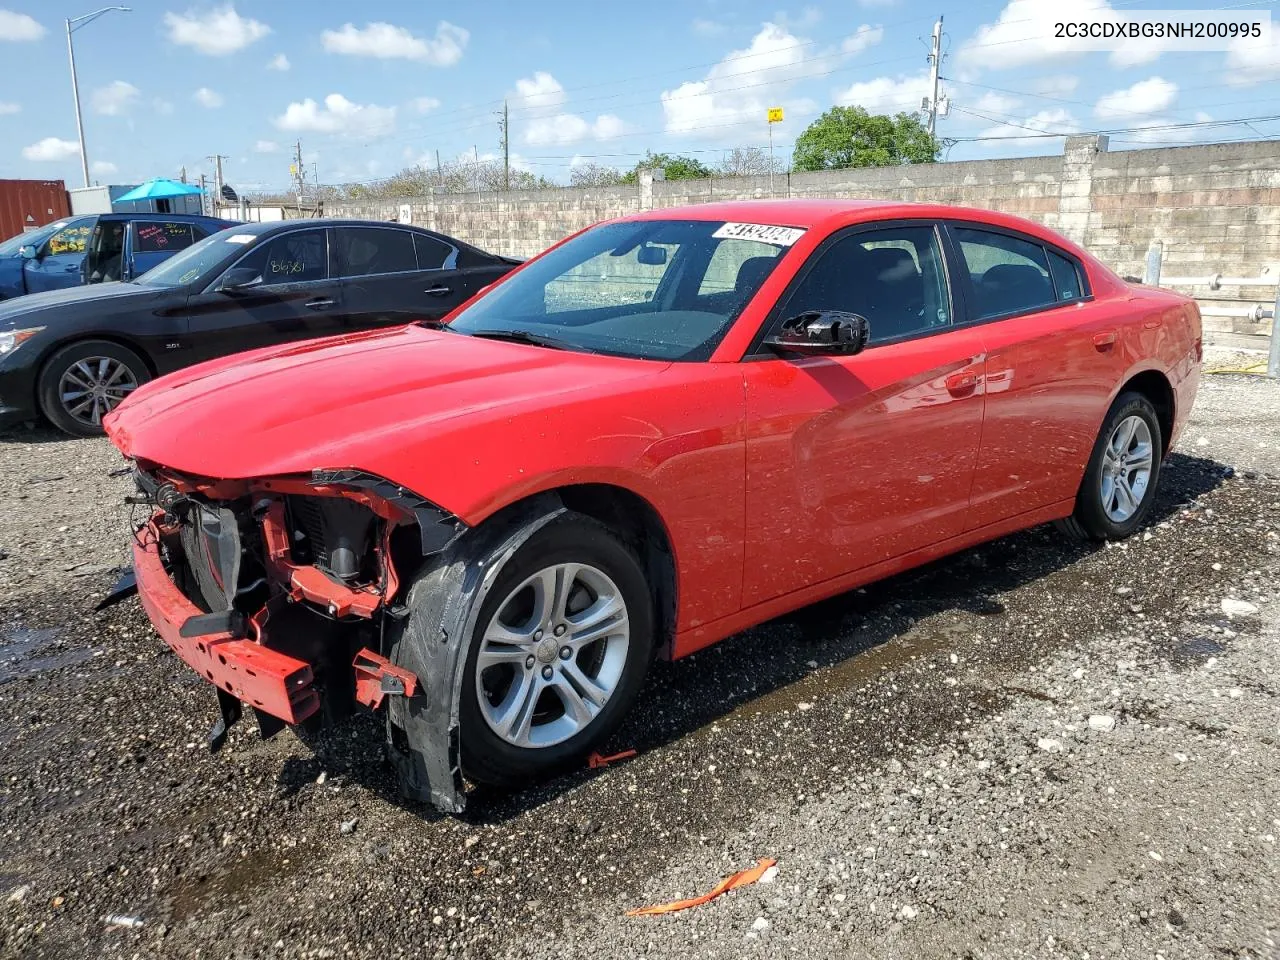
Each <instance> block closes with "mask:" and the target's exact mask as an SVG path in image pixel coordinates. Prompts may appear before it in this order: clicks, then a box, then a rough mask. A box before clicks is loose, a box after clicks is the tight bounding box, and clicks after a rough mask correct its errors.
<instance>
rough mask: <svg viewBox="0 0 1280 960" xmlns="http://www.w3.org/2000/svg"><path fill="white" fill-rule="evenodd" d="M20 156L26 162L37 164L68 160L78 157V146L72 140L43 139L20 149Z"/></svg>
mask: <svg viewBox="0 0 1280 960" xmlns="http://www.w3.org/2000/svg"><path fill="white" fill-rule="evenodd" d="M22 155H23V156H24V157H25V158H26V159H28V160H34V161H36V162H38V163H46V162H54V161H57V160H70V159H71V158H72V157H78V156H80V144H78V143H76V141H74V140H60V139H58V138H57V137H45V138H44V139H43V140H41V141H40V142H39V143H33V144H31V146H29V147H23V148H22Z"/></svg>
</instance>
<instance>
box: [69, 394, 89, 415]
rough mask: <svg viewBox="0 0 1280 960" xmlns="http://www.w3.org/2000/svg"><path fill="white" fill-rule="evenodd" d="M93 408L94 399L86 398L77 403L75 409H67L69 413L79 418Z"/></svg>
mask: <svg viewBox="0 0 1280 960" xmlns="http://www.w3.org/2000/svg"><path fill="white" fill-rule="evenodd" d="M91 406H93V397H85V398H84V399H83V400H81V401H80V402H79V403H77V404H76V405H75V406H74V407H67V413H69V414H71V415H72V416H73V417H76V416H79V415H80V414H81V413H84V412H85V411H86V410H88V409H89V408H90V407H91Z"/></svg>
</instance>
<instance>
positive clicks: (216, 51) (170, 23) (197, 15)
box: [164, 3, 271, 57]
mask: <svg viewBox="0 0 1280 960" xmlns="http://www.w3.org/2000/svg"><path fill="white" fill-rule="evenodd" d="M164 23H165V26H167V27H168V28H169V39H170V40H171V41H173V42H174V43H176V44H178V45H179V46H184V47H193V48H195V49H196V50H197V51H198V52H200V53H203V54H207V55H208V56H211V57H223V56H226V55H227V54H229V53H235V52H236V51H237V50H243V49H244V48H245V47H247V46H249V44H251V43H255V42H256V41H258V40H261V39H262V38H263V37H265V36H266V35H267V34H268V33H270V32H271V28H270V27H268V26H267V25H266V24H265V23H262V22H260V21H258V20H254V19H252V18H250V17H242V16H240V14H238V13H236V8H235V6H234V5H233V4H230V3H228V4H226V5H224V6H221V7H215V8H214V9H212V10H205V11H200V10H188V11H187V12H186V13H184V14H178V13H166V14H165V15H164Z"/></svg>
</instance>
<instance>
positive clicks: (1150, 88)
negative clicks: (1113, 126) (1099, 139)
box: [1093, 77, 1178, 121]
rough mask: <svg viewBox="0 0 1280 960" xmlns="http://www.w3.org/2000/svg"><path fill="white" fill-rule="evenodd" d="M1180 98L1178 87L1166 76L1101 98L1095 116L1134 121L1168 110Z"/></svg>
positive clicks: (1094, 111) (1100, 118)
mask: <svg viewBox="0 0 1280 960" xmlns="http://www.w3.org/2000/svg"><path fill="white" fill-rule="evenodd" d="M1177 98H1178V85H1177V84H1176V83H1172V82H1171V81H1169V80H1165V79H1164V78H1163V77H1151V78H1149V79H1147V80H1139V81H1138V82H1137V83H1135V84H1134V85H1133V86H1131V87H1126V88H1125V89H1123V90H1114V91H1112V92H1111V93H1108V94H1104V95H1103V96H1101V97H1099V98H1098V102H1097V104H1096V105H1095V106H1094V108H1093V115H1094V116H1095V117H1097V118H1098V119H1099V120H1126V121H1129V120H1134V119H1137V118H1141V117H1149V116H1151V115H1152V114H1156V113H1159V112H1160V111H1161V110H1167V109H1168V108H1169V107H1170V106H1172V105H1173V101H1174V100H1176V99H1177Z"/></svg>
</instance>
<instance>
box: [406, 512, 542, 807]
mask: <svg viewBox="0 0 1280 960" xmlns="http://www.w3.org/2000/svg"><path fill="white" fill-rule="evenodd" d="M566 512H567V511H566V508H565V506H564V504H563V503H562V502H561V501H560V497H559V496H558V495H557V494H555V493H543V494H539V495H537V496H535V497H532V498H530V499H529V500H528V501H526V502H525V503H522V504H521V505H520V506H519V507H517V508H515V509H514V510H512V511H510V512H509V513H506V514H500V515H498V516H496V517H493V518H491V519H490V520H489V521H487V522H485V523H483V524H481V525H479V526H478V527H475V528H474V529H471V530H468V531H467V532H466V533H465V534H464V535H462V536H460V537H458V538H456V539H455V540H454V541H453V542H452V543H450V544H449V546H448V547H446V548H445V549H444V550H443V551H442V552H441V553H440V554H438V555H437V556H435V557H433V558H432V560H431V562H430V565H429V566H428V567H426V568H425V569H424V570H423V572H422V573H421V574H419V575H418V577H417V578H416V579H415V580H414V583H413V586H412V587H411V588H410V590H409V594H408V597H407V600H406V607H407V615H406V616H405V617H404V618H403V619H400V620H391V619H390V618H389V619H388V621H387V632H388V636H389V637H390V639H391V646H390V654H391V662H392V663H393V664H395V665H396V666H398V667H403V668H404V669H406V670H408V671H410V672H411V673H412V674H413V675H414V676H416V677H417V678H418V689H417V692H416V693H415V694H414V696H412V697H392V698H391V699H390V701H389V706H388V709H387V744H388V747H389V751H388V752H389V754H390V756H391V760H392V763H393V764H394V765H395V767H396V772H397V774H398V776H399V780H400V791H401V793H402V794H403V795H404V796H405V797H407V798H408V799H410V800H418V801H422V802H428V801H429V802H430V803H432V804H434V805H435V806H436V808H437V809H439V810H441V811H443V812H445V813H460V812H462V810H463V808H464V807H465V806H466V798H465V796H464V794H463V786H462V764H461V751H460V748H459V737H458V706H459V702H460V700H461V696H462V673H463V666H464V665H465V664H466V662H467V654H468V652H469V651H470V648H471V641H472V638H473V637H474V636H475V632H476V621H477V619H478V617H479V615H480V609H481V607H483V606H484V601H485V597H486V596H487V595H488V593H489V590H490V588H491V587H492V586H493V583H494V580H495V579H496V578H497V576H498V574H499V573H501V572H502V568H503V567H504V566H505V565H506V564H507V562H508V561H509V560H510V559H511V557H512V556H514V555H515V552H516V551H517V550H518V549H520V547H521V546H522V545H523V544H524V543H525V541H527V540H528V539H529V538H530V537H531V536H533V534H535V533H536V532H537V531H538V530H540V529H542V528H543V527H544V526H546V525H547V524H548V523H550V522H551V521H552V520H554V519H556V518H557V517H559V516H560V515H562V514H564V513H566Z"/></svg>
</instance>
